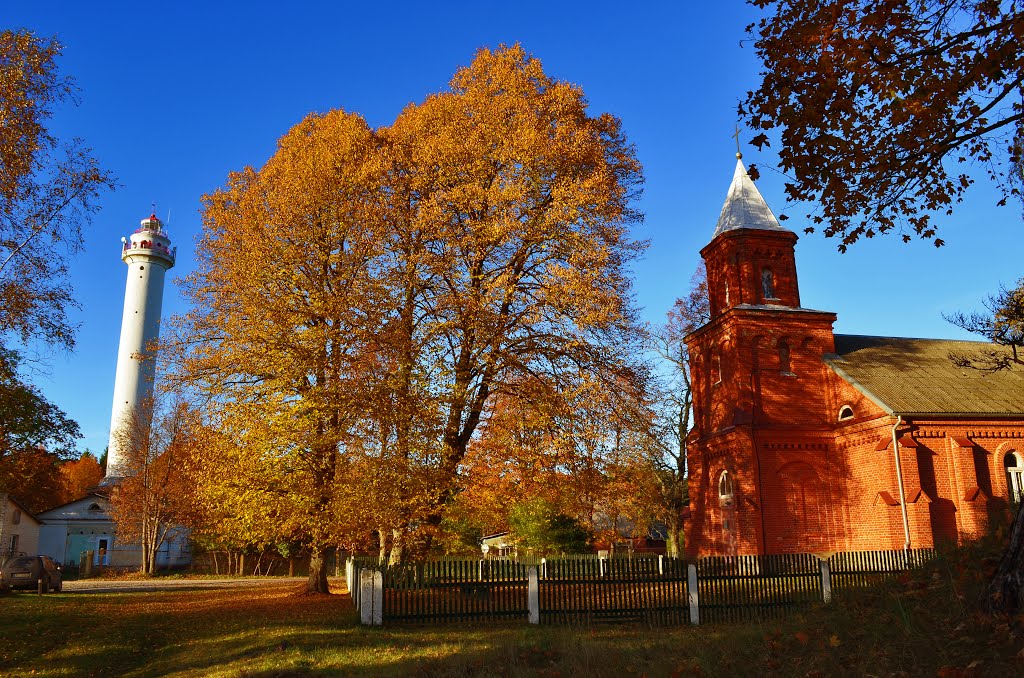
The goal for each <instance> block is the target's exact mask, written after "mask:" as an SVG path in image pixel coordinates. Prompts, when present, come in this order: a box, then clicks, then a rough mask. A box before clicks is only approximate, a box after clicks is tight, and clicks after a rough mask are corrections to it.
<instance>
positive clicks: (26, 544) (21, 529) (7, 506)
mask: <svg viewBox="0 0 1024 678" xmlns="http://www.w3.org/2000/svg"><path fill="white" fill-rule="evenodd" d="M39 527H40V522H39V519H38V518H36V517H35V516H34V515H32V512H31V511H29V510H28V509H27V508H25V507H24V506H23V505H22V504H21V502H19V501H18V500H17V499H15V498H14V497H12V496H11V495H9V494H0V563H2V562H3V561H5V560H7V559H8V558H10V557H11V556H18V555H35V554H36V553H38V552H39Z"/></svg>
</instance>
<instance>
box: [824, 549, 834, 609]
mask: <svg viewBox="0 0 1024 678" xmlns="http://www.w3.org/2000/svg"><path fill="white" fill-rule="evenodd" d="M821 597H822V598H823V599H824V600H825V604H826V605H828V604H829V603H831V602H832V572H831V570H829V567H828V560H827V559H825V558H822V559H821Z"/></svg>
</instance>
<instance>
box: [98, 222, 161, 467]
mask: <svg viewBox="0 0 1024 678" xmlns="http://www.w3.org/2000/svg"><path fill="white" fill-rule="evenodd" d="M121 242H122V248H121V259H122V260H124V262H125V263H126V264H128V282H127V283H126V285H125V290H124V315H123V316H122V317H121V342H120V344H119V345H118V347H117V374H116V376H115V377H114V404H113V407H112V408H111V413H110V443H109V447H108V449H107V475H106V478H104V481H103V482H104V484H107V483H112V482H116V481H117V479H118V478H121V477H123V476H124V474H125V471H126V470H127V469H126V468H125V466H126V464H127V461H128V454H127V453H128V451H127V450H126V449H125V447H126V445H127V443H128V439H129V436H128V435H127V429H126V427H129V426H132V425H134V420H135V418H136V417H148V416H151V414H152V410H150V409H149V408H148V407H147V406H146V404H147V400H149V398H150V397H151V396H152V394H153V376H154V372H155V369H156V362H155V360H154V359H153V358H154V356H152V355H150V354H149V353H147V352H148V351H149V350H150V347H151V345H152V343H153V342H154V341H155V340H156V339H157V338H158V337H159V336H160V307H161V306H162V304H163V296H164V274H166V273H167V270H168V269H169V268H171V267H172V266H174V257H175V252H176V248H171V239H170V238H169V237H168V236H167V233H166V232H165V231H164V227H163V224H162V223H161V222H160V220H159V219H157V218H156V215H155V214H151V215H150V216H149V217H148V218H147V219H143V220H142V226H141V228H139V229H138V230H137V231H135V233H133V234H132V236H131V238H129V239H125V238H121ZM143 423H144V425H147V426H148V425H149V421H148V420H147V421H145V422H143Z"/></svg>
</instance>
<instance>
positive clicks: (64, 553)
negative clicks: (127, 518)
mask: <svg viewBox="0 0 1024 678" xmlns="http://www.w3.org/2000/svg"><path fill="white" fill-rule="evenodd" d="M109 509H110V501H109V500H108V499H107V498H106V497H105V496H103V495H102V494H99V493H93V494H88V495H86V496H85V497H82V498H81V499H76V500H75V501H72V502H69V503H67V504H63V505H62V506H58V507H56V508H52V509H50V510H49V511H44V512H43V513H40V514H39V518H40V519H41V520H42V521H43V527H42V529H41V530H40V534H39V547H40V552H41V553H43V554H44V555H48V556H50V557H51V558H53V559H54V560H56V561H57V562H59V563H65V564H68V565H71V566H76V565H78V563H79V560H80V558H81V555H82V554H83V553H85V552H86V551H92V552H93V553H94V554H95V555H94V561H93V564H94V565H109V564H110V562H109V553H110V550H111V548H112V547H113V546H114V521H113V520H111V518H110V516H109V514H108V513H107V512H108V510H109ZM100 554H103V556H102V557H101V555H100Z"/></svg>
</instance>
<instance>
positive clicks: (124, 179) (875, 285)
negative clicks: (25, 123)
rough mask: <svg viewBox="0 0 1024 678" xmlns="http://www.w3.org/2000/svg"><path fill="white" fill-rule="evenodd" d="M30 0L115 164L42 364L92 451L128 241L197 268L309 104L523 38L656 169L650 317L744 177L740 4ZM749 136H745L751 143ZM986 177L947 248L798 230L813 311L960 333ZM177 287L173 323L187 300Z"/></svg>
mask: <svg viewBox="0 0 1024 678" xmlns="http://www.w3.org/2000/svg"><path fill="white" fill-rule="evenodd" d="M295 5H296V6H291V7H288V6H285V3H265V2H259V1H253V2H246V3H209V4H207V3H193V2H187V1H186V2H178V3H122V2H104V3H84V2H60V1H56V2H55V1H50V2H39V3H36V2H20V3H8V5H7V6H6V7H5V8H4V13H3V22H2V26H3V27H5V28H7V27H10V28H14V27H25V28H29V29H32V30H34V31H36V32H37V33H40V34H44V35H53V34H56V35H57V36H58V37H59V39H60V40H61V41H62V42H63V43H64V44H65V50H64V56H63V57H62V58H61V60H60V64H61V67H62V68H63V69H64V71H65V72H66V73H68V74H70V75H73V76H74V77H75V79H76V80H77V83H78V85H79V87H80V88H81V90H82V92H81V105H80V106H79V107H77V108H67V109H62V110H61V111H60V112H59V114H58V116H57V117H56V118H55V120H54V121H53V124H54V129H55V130H56V131H57V133H58V134H60V135H63V136H80V137H82V138H84V139H85V140H86V141H87V143H88V144H89V145H91V146H92V147H93V149H94V150H95V153H96V155H97V156H98V157H99V158H100V160H101V162H102V163H103V164H104V165H105V166H106V167H107V168H109V169H110V170H111V171H113V172H114V174H115V175H116V176H117V178H118V181H119V183H120V185H121V188H120V189H119V190H117V191H116V192H115V193H113V194H109V195H107V196H105V197H104V198H103V200H102V206H103V209H102V211H101V212H100V214H99V215H98V216H97V218H96V219H95V221H94V223H93V225H92V227H91V228H90V229H89V230H88V232H87V235H86V251H85V252H84V253H83V254H81V255H79V256H77V257H76V258H75V260H74V261H73V262H72V264H71V270H72V278H71V283H72V285H73V286H74V288H75V290H76V293H77V297H78V299H79V300H80V303H81V306H82V309H81V311H80V312H79V313H77V314H76V318H77V320H78V322H80V323H81V325H80V329H79V334H78V346H77V348H76V350H75V352H74V353H73V354H70V355H65V354H54V355H51V358H50V361H49V363H50V369H49V374H41V375H35V376H34V377H33V379H34V380H35V382H36V383H37V384H38V385H39V386H40V388H42V390H43V392H44V393H45V395H46V396H47V397H48V398H49V399H50V400H52V401H53V402H55V403H56V404H58V405H59V406H60V407H61V408H63V409H64V410H65V411H66V412H67V413H68V414H69V415H70V416H71V417H73V418H74V419H76V420H77V421H78V422H79V423H80V424H81V426H82V430H83V433H84V434H85V437H84V439H83V440H82V442H81V447H82V448H85V447H89V448H91V449H93V450H102V449H103V447H104V446H105V445H106V441H107V436H108V433H109V424H110V402H111V393H112V389H113V382H114V367H115V358H116V352H117V341H118V333H119V330H120V315H121V307H122V303H123V295H124V284H125V275H126V269H125V265H124V264H123V263H122V262H121V260H120V248H121V243H120V239H121V236H126V235H128V234H129V233H131V231H132V230H134V229H135V228H136V227H137V226H138V223H139V220H140V219H142V218H144V217H145V216H146V215H148V214H149V212H150V205H151V203H153V202H155V203H156V204H157V213H158V215H159V216H160V218H161V219H164V220H165V221H168V215H169V216H170V218H169V222H168V230H169V232H170V235H171V237H172V239H173V240H174V242H175V244H176V245H177V247H178V264H177V266H176V267H175V268H174V269H172V271H171V272H170V273H171V276H170V279H172V280H173V279H174V278H178V277H181V276H184V275H185V274H187V273H188V272H189V271H190V270H191V268H192V265H193V256H194V249H195V242H196V239H197V236H198V233H199V231H200V226H201V220H200V214H199V208H200V198H201V196H202V195H203V194H204V193H208V192H210V191H213V190H215V189H216V188H218V187H219V186H221V185H223V184H224V182H225V178H226V176H227V174H228V172H230V171H232V170H237V169H241V168H242V167H244V166H245V165H255V166H259V165H261V164H262V163H263V162H265V161H266V159H267V158H268V157H269V155H270V154H271V153H272V152H273V149H274V145H275V142H276V140H277V139H278V138H279V137H280V136H281V135H282V134H284V133H285V132H286V131H287V130H288V128H289V127H291V126H292V125H294V124H295V123H297V122H298V121H299V120H301V119H302V117H303V116H305V115H306V114H307V113H309V112H311V111H326V110H329V109H332V108H339V107H340V108H345V109H347V110H349V111H355V112H358V113H361V114H362V115H363V116H365V117H366V119H367V120H368V121H369V123H370V124H371V125H374V126H379V125H387V124H389V123H390V122H391V121H393V120H394V118H395V116H396V115H397V114H398V113H399V111H400V110H401V109H402V107H404V106H405V105H406V104H408V103H410V102H417V101H421V100H422V99H423V98H424V97H425V96H426V95H427V94H429V93H431V92H437V91H440V90H442V89H444V88H445V87H446V85H447V82H448V80H449V78H450V77H451V75H452V74H453V73H454V72H455V70H456V68H458V67H459V66H461V65H466V64H468V63H469V61H470V60H471V59H472V56H473V53H474V52H475V51H476V50H477V49H478V48H480V47H484V46H487V47H496V46H497V45H499V44H502V43H505V44H510V43H514V42H520V43H522V45H523V46H524V47H525V48H526V50H527V51H529V52H531V53H532V54H533V55H534V56H536V57H538V58H539V59H540V60H541V61H542V62H543V64H544V67H545V70H546V71H547V72H548V73H549V74H551V75H553V76H555V77H557V78H560V79H563V80H568V81H571V82H574V83H576V84H578V85H580V86H581V87H582V88H583V90H584V91H585V92H586V94H587V97H588V99H589V101H590V105H591V108H592V110H593V111H594V112H595V113H596V112H604V111H607V112H611V113H613V114H615V115H617V116H619V117H620V118H621V119H622V121H623V126H624V129H625V130H626V132H627V134H628V135H629V138H630V139H631V141H632V142H633V143H634V144H635V145H636V148H637V153H638V155H639V158H640V160H641V162H642V163H643V165H644V172H645V175H646V179H647V182H646V187H645V192H644V197H643V199H642V201H641V202H640V204H639V207H640V209H641V210H642V211H643V212H644V213H645V215H646V219H645V221H644V223H643V224H642V225H639V226H638V227H637V228H636V229H635V236H636V237H638V238H641V239H646V240H649V241H650V247H649V249H648V251H647V253H646V256H645V257H644V259H643V260H642V261H641V262H639V263H638V264H637V265H636V266H635V274H636V276H635V280H636V293H637V300H638V302H639V304H640V305H641V306H642V307H643V309H644V315H645V317H646V318H647V319H648V320H650V321H652V322H658V321H660V320H661V319H662V318H663V317H664V314H665V312H666V311H667V310H668V309H669V307H670V306H671V305H672V302H673V300H674V299H675V298H676V297H677V296H679V295H681V294H683V293H684V292H685V291H686V287H687V284H688V282H689V279H690V275H691V274H692V272H693V270H694V268H695V267H696V265H697V263H698V261H699V254H698V252H699V250H700V248H701V247H703V246H704V245H705V244H707V242H708V240H709V239H710V237H711V233H712V231H713V229H714V225H715V221H716V219H717V218H718V213H719V210H720V209H721V206H722V202H723V200H724V199H725V194H726V191H727V189H728V186H729V182H730V180H731V177H732V172H733V166H734V163H735V157H734V154H735V151H736V147H735V142H734V141H733V139H732V136H731V135H732V134H733V129H734V125H735V124H736V122H737V121H736V104H737V101H738V99H739V98H740V97H741V96H742V95H743V94H744V93H745V92H746V91H747V90H748V89H751V88H753V87H754V85H755V83H756V80H757V73H758V69H759V64H758V62H757V60H756V59H755V56H754V54H753V50H752V49H751V47H750V46H749V45H748V46H746V47H743V46H741V44H740V42H741V40H743V39H744V37H745V35H744V32H743V29H744V27H745V26H746V25H747V24H748V23H751V22H752V21H754V20H755V19H756V18H757V12H756V10H754V9H753V8H751V7H749V6H747V5H745V4H743V3H742V2H740V1H739V0H731V1H729V2H716V3H683V2H664V3H662V2H647V3H633V4H626V3H622V2H614V3H610V2H585V3H584V2H579V3H554V2H515V3H508V2H502V3H495V2H485V1H477V2H439V3H425V2H416V3H404V2H392V3H387V4H385V3H377V4H371V3H365V4H364V3H360V4H355V3H352V4H349V3H342V2H323V3H316V2H309V3H301V5H299V3H295ZM750 136H751V135H750V134H744V135H743V138H747V139H749V138H750ZM744 159H745V160H746V161H747V162H756V163H758V164H759V165H760V166H761V168H762V178H761V179H760V180H759V181H758V187H759V188H760V190H761V192H762V194H763V195H764V197H765V199H766V200H767V201H768V204H769V205H770V206H771V207H772V209H773V210H774V211H775V212H776V214H778V213H780V212H782V211H786V212H787V213H788V214H789V215H790V216H791V219H790V220H789V221H787V222H785V225H786V226H787V227H788V228H791V229H793V230H795V231H797V232H798V233H799V232H801V231H802V228H803V226H804V225H805V219H804V214H805V213H806V211H807V210H806V208H802V207H801V206H792V207H789V208H786V205H785V202H784V199H783V194H782V178H781V177H780V176H779V175H777V174H776V173H774V172H771V171H768V169H767V165H769V164H771V162H772V156H771V155H769V154H768V153H767V152H766V153H763V154H761V153H758V152H756V151H755V149H752V148H744ZM996 199H997V198H996V196H995V194H994V193H993V191H992V190H991V189H990V187H988V186H985V185H981V186H979V187H978V188H977V190H975V191H974V192H973V193H972V194H971V195H970V197H969V198H968V204H966V205H964V206H963V208H962V209H961V210H960V211H959V212H958V213H957V214H956V215H955V216H954V217H952V218H949V219H944V220H943V221H941V222H940V223H941V231H942V232H941V235H942V237H943V238H944V239H945V241H946V243H947V245H946V247H944V248H941V249H936V248H935V247H933V246H932V245H931V244H929V243H926V242H916V241H915V242H913V243H911V244H909V245H904V244H902V243H901V242H899V240H898V238H896V237H891V236H890V237H884V238H876V239H874V240H869V241H864V242H862V243H859V244H857V245H856V246H855V247H854V248H853V249H852V250H851V251H850V252H848V253H846V254H839V253H838V252H837V251H836V243H835V242H833V241H830V240H827V239H825V238H823V237H822V236H820V235H802V236H801V238H800V242H799V243H798V245H797V267H798V270H799V276H800V288H801V296H802V302H803V305H804V306H806V307H810V308H818V309H823V310H829V311H834V312H836V313H838V315H839V320H838V321H837V323H836V325H835V327H836V331H837V332H841V333H851V334H882V335H894V336H918V337H950V338H955V337H964V336H966V335H964V333H962V332H960V331H959V330H957V329H956V328H954V327H952V326H950V325H948V324H947V323H946V322H945V321H943V320H942V317H941V313H942V312H943V311H947V312H948V311H952V310H957V309H970V308H974V307H977V306H978V303H979V300H980V299H981V298H982V297H984V296H985V295H986V294H989V293H991V292H993V291H995V289H996V288H997V287H998V285H999V284H1000V283H1005V284H1010V283H1013V282H1015V281H1016V280H1017V279H1018V278H1019V277H1020V276H1021V275H1024V273H1022V269H1021V265H1020V260H1021V256H1020V255H1021V252H1022V249H1021V246H1020V241H1019V233H1020V226H1021V210H1020V206H1019V205H1012V206H1010V207H1006V208H996V207H994V204H995V202H996ZM185 308H186V307H185V305H184V301H183V300H182V299H181V297H180V291H179V289H178V288H177V287H176V286H175V285H173V284H171V285H169V286H168V288H167V290H166V292H165V297H164V317H165V318H166V317H167V316H168V315H170V314H173V313H176V312H181V311H184V310H185Z"/></svg>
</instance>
